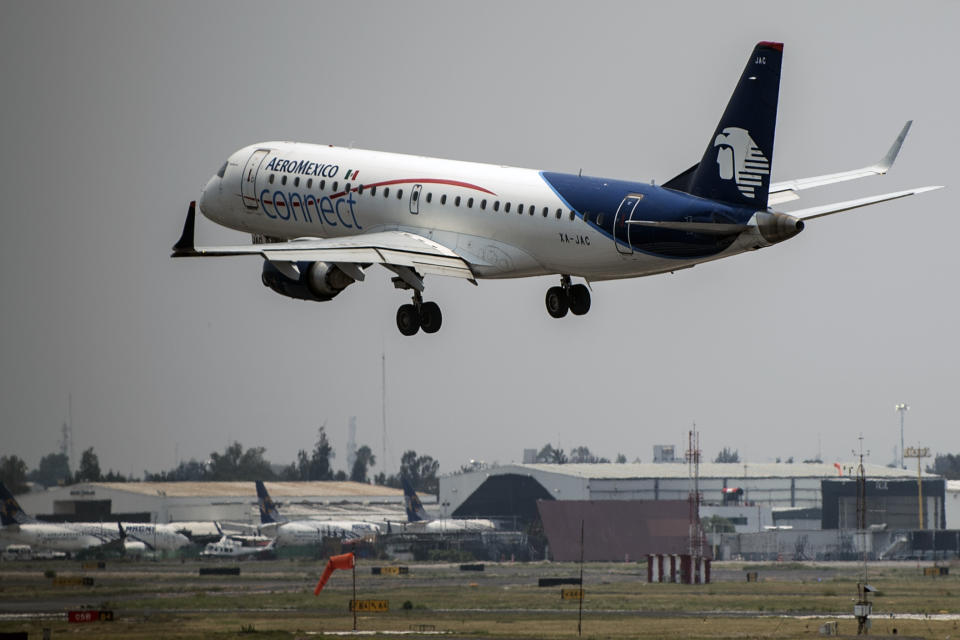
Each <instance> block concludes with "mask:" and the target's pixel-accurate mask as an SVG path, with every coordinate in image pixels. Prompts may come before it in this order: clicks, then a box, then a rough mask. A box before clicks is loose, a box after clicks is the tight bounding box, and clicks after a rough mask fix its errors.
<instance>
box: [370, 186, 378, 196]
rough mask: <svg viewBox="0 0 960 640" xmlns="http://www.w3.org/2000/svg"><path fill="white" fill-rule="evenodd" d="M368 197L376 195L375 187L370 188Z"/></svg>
mask: <svg viewBox="0 0 960 640" xmlns="http://www.w3.org/2000/svg"><path fill="white" fill-rule="evenodd" d="M370 195H372V196H375V195H377V185H373V186H372V187H370Z"/></svg>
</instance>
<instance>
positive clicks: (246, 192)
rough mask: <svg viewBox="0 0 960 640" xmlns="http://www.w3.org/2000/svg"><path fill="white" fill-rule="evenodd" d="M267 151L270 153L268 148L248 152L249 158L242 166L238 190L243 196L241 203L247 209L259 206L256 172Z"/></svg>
mask: <svg viewBox="0 0 960 640" xmlns="http://www.w3.org/2000/svg"><path fill="white" fill-rule="evenodd" d="M268 153H270V150H269V149H257V150H256V151H254V152H253V153H251V154H250V158H249V159H248V160H247V164H246V166H245V167H244V168H243V177H242V178H241V183H240V192H241V194H242V196H243V204H244V206H246V207H247V209H257V208H258V207H259V206H260V202H259V201H258V200H257V173H258V172H259V171H260V165H261V164H262V163H263V159H264V158H266V157H267V154H268Z"/></svg>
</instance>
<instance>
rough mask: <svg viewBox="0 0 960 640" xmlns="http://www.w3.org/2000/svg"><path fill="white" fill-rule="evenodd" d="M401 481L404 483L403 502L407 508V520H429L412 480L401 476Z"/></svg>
mask: <svg viewBox="0 0 960 640" xmlns="http://www.w3.org/2000/svg"><path fill="white" fill-rule="evenodd" d="M400 481H401V482H402V483H403V504H404V506H406V508H407V522H419V521H420V520H429V519H430V518H429V517H428V516H427V512H426V510H425V509H424V508H423V503H422V502H420V498H419V497H417V492H416V491H414V490H413V486H412V485H411V484H410V481H409V480H407V478H406V477H405V476H401V477H400Z"/></svg>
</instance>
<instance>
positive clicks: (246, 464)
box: [210, 442, 275, 481]
mask: <svg viewBox="0 0 960 640" xmlns="http://www.w3.org/2000/svg"><path fill="white" fill-rule="evenodd" d="M265 451H266V448H264V447H252V448H250V449H247V450H246V451H244V450H243V445H242V444H240V443H239V442H234V443H233V444H231V445H229V446H228V447H227V448H226V449H224V450H223V453H222V454H220V453H216V452H213V453H211V454H210V479H211V480H216V481H228V480H249V481H254V480H273V479H274V477H275V476H274V473H273V469H271V468H270V463H269V462H267V461H266V460H265V459H264V458H263V454H264V452H265Z"/></svg>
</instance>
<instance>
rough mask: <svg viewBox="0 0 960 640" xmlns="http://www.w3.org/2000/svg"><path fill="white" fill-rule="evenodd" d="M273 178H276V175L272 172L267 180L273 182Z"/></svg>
mask: <svg viewBox="0 0 960 640" xmlns="http://www.w3.org/2000/svg"><path fill="white" fill-rule="evenodd" d="M273 178H274V175H273V174H272V173H271V174H270V178H269V179H268V180H267V182H269V183H270V184H273Z"/></svg>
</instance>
